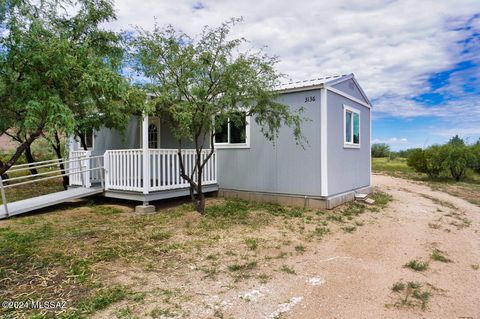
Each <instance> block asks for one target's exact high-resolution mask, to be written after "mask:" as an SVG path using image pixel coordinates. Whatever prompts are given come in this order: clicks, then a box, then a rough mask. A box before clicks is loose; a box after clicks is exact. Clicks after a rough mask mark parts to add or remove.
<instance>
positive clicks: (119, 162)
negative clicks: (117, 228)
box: [104, 149, 217, 193]
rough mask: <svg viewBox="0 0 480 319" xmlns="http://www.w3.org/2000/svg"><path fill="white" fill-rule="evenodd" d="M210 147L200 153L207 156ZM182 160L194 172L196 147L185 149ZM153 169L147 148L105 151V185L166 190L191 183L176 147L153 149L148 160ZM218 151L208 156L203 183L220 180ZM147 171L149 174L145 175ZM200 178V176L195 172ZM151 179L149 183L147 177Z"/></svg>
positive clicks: (135, 190)
mask: <svg viewBox="0 0 480 319" xmlns="http://www.w3.org/2000/svg"><path fill="white" fill-rule="evenodd" d="M208 154H209V150H203V151H202V152H201V154H200V156H201V161H202V162H203V160H205V159H206V158H207V156H208ZM182 160H183V163H184V165H185V171H186V173H187V174H188V175H190V174H191V172H192V170H193V168H194V165H195V160H196V151H195V150H182ZM146 162H147V163H149V166H150V170H144V169H143V165H144V158H143V151H142V150H141V149H136V150H131V149H128V150H108V151H106V152H105V155H104V163H105V164H104V165H105V189H106V190H108V189H112V190H125V191H134V192H144V193H145V189H147V192H152V191H162V190H170V189H178V188H185V187H188V186H189V184H188V182H187V181H185V180H184V179H183V178H182V177H181V176H180V161H179V158H178V154H177V150H175V149H149V150H148V161H146ZM216 169H217V154H216V152H215V153H214V154H213V155H212V157H211V158H210V159H209V160H208V162H207V164H206V165H205V167H204V170H203V176H202V183H203V185H208V184H216V183H217V170H216ZM145 173H147V174H148V175H149V176H144V175H145ZM195 179H196V176H195ZM146 180H149V183H148V184H146V185H145V184H144V181H146Z"/></svg>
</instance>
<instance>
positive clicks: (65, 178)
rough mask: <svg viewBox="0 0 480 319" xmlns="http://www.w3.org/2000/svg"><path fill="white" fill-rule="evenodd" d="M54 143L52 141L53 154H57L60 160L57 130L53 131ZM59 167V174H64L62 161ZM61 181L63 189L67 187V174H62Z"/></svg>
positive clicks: (60, 151)
mask: <svg viewBox="0 0 480 319" xmlns="http://www.w3.org/2000/svg"><path fill="white" fill-rule="evenodd" d="M54 137H55V143H52V147H53V150H54V151H55V154H56V155H57V158H58V159H59V160H61V159H62V158H63V157H62V142H61V141H60V137H59V136H58V132H55V136H54ZM59 167H60V172H61V174H65V165H64V164H63V163H60V164H59ZM62 183H63V188H64V189H65V190H67V189H68V184H69V178H68V176H65V175H64V176H62Z"/></svg>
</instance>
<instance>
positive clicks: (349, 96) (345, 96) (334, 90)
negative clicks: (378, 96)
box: [325, 86, 372, 109]
mask: <svg viewBox="0 0 480 319" xmlns="http://www.w3.org/2000/svg"><path fill="white" fill-rule="evenodd" d="M325 88H326V89H327V90H328V91H330V92H333V93H335V94H338V95H340V96H343V97H344V98H347V99H349V100H350V101H353V102H355V103H358V104H360V105H363V106H365V107H367V108H369V109H370V108H371V107H372V106H371V105H370V104H368V103H365V102H364V101H362V100H359V99H357V98H356V97H353V96H351V95H350V94H347V93H345V92H343V91H340V90H338V89H336V88H333V87H330V86H327V87H325Z"/></svg>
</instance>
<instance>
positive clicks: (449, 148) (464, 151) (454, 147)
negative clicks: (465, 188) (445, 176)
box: [442, 141, 475, 181]
mask: <svg viewBox="0 0 480 319" xmlns="http://www.w3.org/2000/svg"><path fill="white" fill-rule="evenodd" d="M462 142H463V141H462ZM442 153H443V157H444V160H443V166H444V167H445V169H446V170H447V171H448V172H449V173H450V175H451V176H452V177H453V178H454V179H455V180H456V181H459V180H460V179H462V178H464V177H465V175H466V172H467V168H469V167H472V166H474V163H475V158H474V155H473V152H472V150H471V148H470V147H468V146H467V145H465V144H464V143H458V142H457V141H455V143H448V144H446V145H443V146H442Z"/></svg>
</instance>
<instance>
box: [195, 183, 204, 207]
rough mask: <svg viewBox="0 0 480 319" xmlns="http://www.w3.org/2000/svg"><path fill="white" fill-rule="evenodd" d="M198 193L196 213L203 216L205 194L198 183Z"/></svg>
mask: <svg viewBox="0 0 480 319" xmlns="http://www.w3.org/2000/svg"><path fill="white" fill-rule="evenodd" d="M198 183H199V184H198V193H197V196H198V198H197V212H199V213H200V214H202V215H204V214H205V194H203V191H202V182H201V181H200V180H199V181H198Z"/></svg>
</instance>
